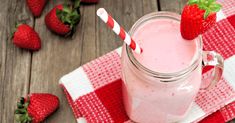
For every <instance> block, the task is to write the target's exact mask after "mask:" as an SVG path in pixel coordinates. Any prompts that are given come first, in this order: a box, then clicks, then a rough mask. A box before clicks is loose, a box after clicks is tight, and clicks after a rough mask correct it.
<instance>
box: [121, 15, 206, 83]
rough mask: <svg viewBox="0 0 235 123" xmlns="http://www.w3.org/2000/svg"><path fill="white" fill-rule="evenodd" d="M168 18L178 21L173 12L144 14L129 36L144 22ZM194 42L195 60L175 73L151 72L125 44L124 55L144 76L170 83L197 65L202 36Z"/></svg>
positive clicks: (177, 16)
mask: <svg viewBox="0 0 235 123" xmlns="http://www.w3.org/2000/svg"><path fill="white" fill-rule="evenodd" d="M159 17H161V18H170V19H174V20H176V21H180V15H179V14H177V13H173V12H167V11H161V12H158V11H156V12H152V13H149V14H146V15H144V16H142V17H141V18H140V19H139V20H137V21H136V22H135V24H134V25H133V26H132V27H131V29H130V31H129V34H130V35H131V36H132V35H133V34H134V32H135V30H136V29H137V28H138V27H139V26H141V25H142V24H143V23H144V22H146V21H148V20H151V19H153V18H159ZM196 40H198V42H199V43H198V46H197V47H198V48H197V49H198V50H197V53H196V54H195V55H196V57H195V56H194V57H195V59H193V60H192V62H191V64H190V65H189V66H188V67H186V68H184V69H181V70H179V71H177V72H169V73H163V72H159V71H153V70H151V69H149V68H147V67H145V66H144V65H142V64H141V63H140V62H139V61H138V60H137V59H136V58H135V57H134V55H133V52H132V50H131V48H130V47H129V46H127V44H126V49H125V50H126V53H127V56H128V58H129V59H130V61H131V63H132V64H133V65H134V66H135V67H136V68H137V69H138V70H140V71H141V72H144V73H145V74H148V75H150V76H153V77H157V78H161V79H165V80H167V81H165V82H171V80H173V79H174V80H175V79H176V77H177V78H178V77H182V76H185V75H187V74H189V73H190V72H191V71H193V70H195V69H196V68H197V66H198V64H199V62H198V60H200V59H199V57H200V54H201V52H202V36H201V35H199V36H198V37H197V38H196Z"/></svg>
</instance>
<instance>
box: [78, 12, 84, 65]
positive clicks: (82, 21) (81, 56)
mask: <svg viewBox="0 0 235 123" xmlns="http://www.w3.org/2000/svg"><path fill="white" fill-rule="evenodd" d="M83 15H84V10H83V11H82V12H81V21H80V24H81V25H82V29H83V28H84V24H83V23H84V21H85V20H83ZM83 40H84V31H82V38H81V40H80V41H81V52H83V48H84V47H83ZM82 58H83V55H80V63H79V66H81V65H82Z"/></svg>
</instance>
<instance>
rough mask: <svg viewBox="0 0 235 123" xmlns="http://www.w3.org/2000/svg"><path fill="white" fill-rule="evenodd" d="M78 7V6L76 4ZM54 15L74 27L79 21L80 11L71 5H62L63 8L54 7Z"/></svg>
mask: <svg viewBox="0 0 235 123" xmlns="http://www.w3.org/2000/svg"><path fill="white" fill-rule="evenodd" d="M77 7H79V6H77ZM56 15H57V17H59V19H60V20H61V21H62V22H63V23H64V24H67V25H69V26H70V28H71V29H74V27H75V26H76V24H78V22H79V21H80V13H79V12H78V11H77V9H75V8H74V7H73V6H68V5H63V9H62V10H59V9H56Z"/></svg>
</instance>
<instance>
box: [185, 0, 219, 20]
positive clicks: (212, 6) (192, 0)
mask: <svg viewBox="0 0 235 123" xmlns="http://www.w3.org/2000/svg"><path fill="white" fill-rule="evenodd" d="M188 4H189V5H194V4H197V5H198V7H199V8H200V9H202V10H205V13H204V19H206V18H207V17H208V16H209V15H210V14H211V13H215V12H218V11H219V10H220V9H221V7H222V6H221V5H220V4H218V3H217V2H216V0H189V1H188Z"/></svg>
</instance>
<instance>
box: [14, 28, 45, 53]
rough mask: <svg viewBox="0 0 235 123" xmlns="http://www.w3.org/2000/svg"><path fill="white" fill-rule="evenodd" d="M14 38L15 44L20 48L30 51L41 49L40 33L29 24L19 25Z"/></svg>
mask: <svg viewBox="0 0 235 123" xmlns="http://www.w3.org/2000/svg"><path fill="white" fill-rule="evenodd" d="M12 38H13V43H14V44H15V45H16V46H18V47H20V48H24V49H29V50H39V49H40V48H41V39H40V37H39V36H38V33H37V32H35V31H34V29H33V28H31V27H30V26H29V25H27V24H20V25H18V26H17V27H16V31H15V32H14V34H13V37H12Z"/></svg>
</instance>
